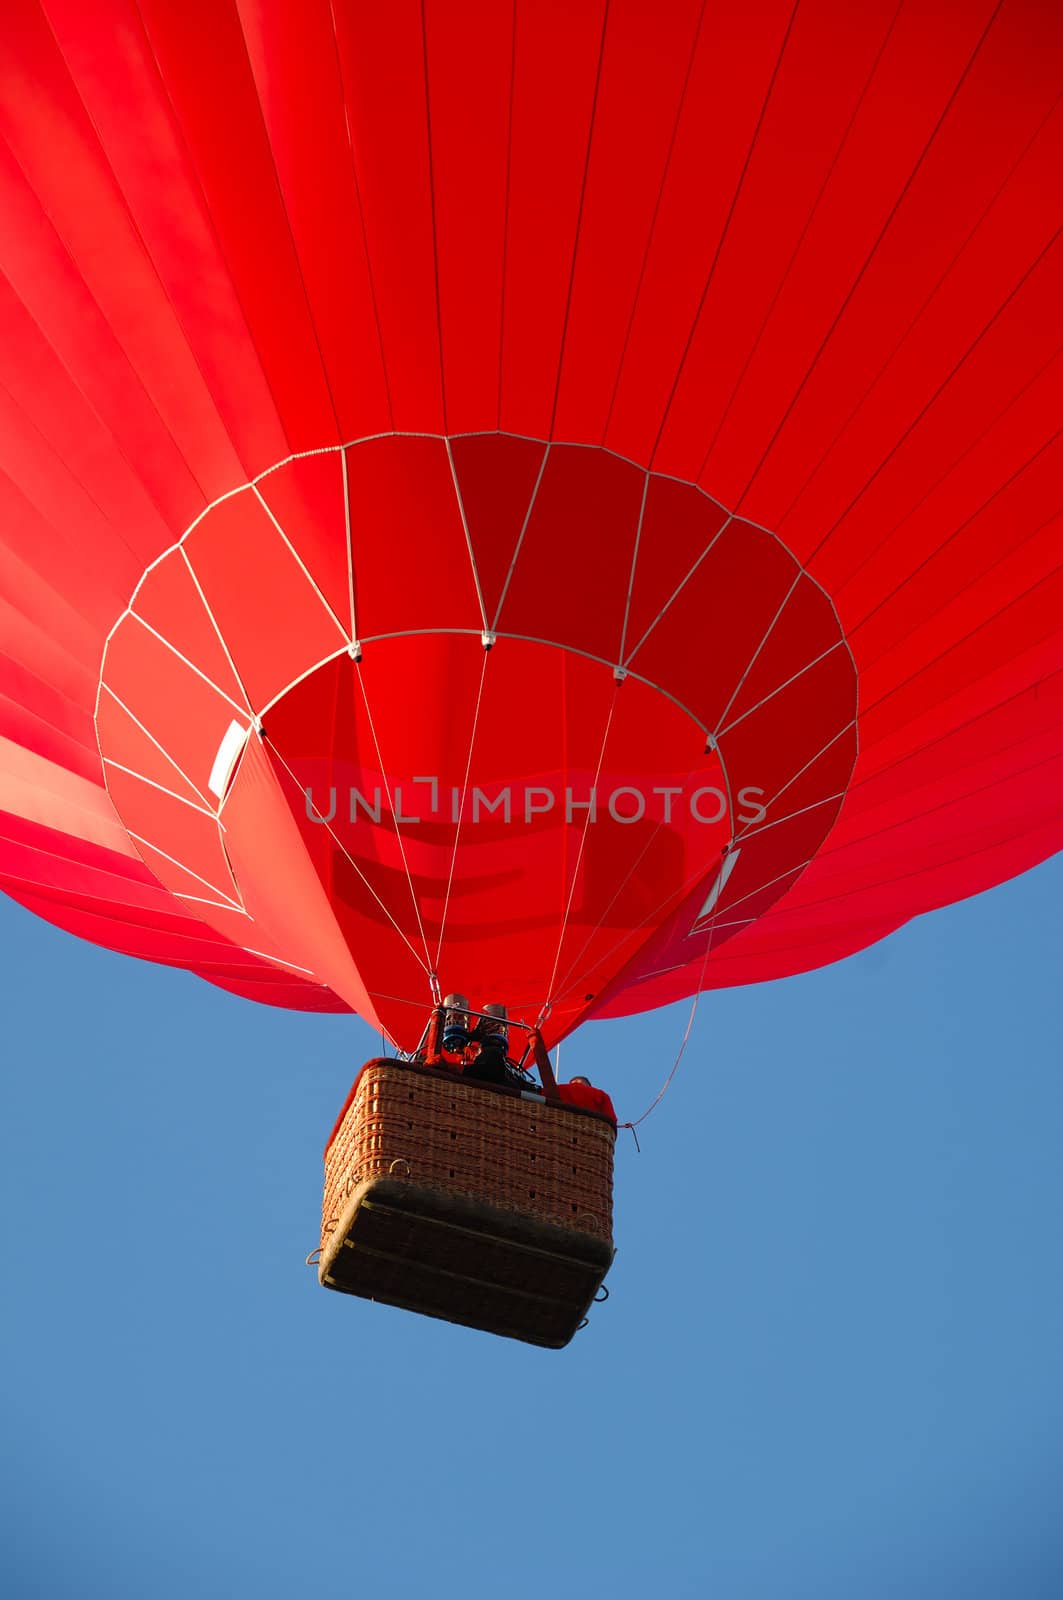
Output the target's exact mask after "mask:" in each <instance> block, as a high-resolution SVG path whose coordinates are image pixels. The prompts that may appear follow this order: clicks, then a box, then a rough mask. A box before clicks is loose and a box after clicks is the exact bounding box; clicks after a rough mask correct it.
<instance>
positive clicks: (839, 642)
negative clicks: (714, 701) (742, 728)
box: [717, 638, 845, 739]
mask: <svg viewBox="0 0 1063 1600" xmlns="http://www.w3.org/2000/svg"><path fill="white" fill-rule="evenodd" d="M844 645H845V640H844V638H842V639H835V641H834V643H833V644H830V645H828V646H827V648H826V649H825V650H821V651H820V652H819V655H818V656H813V658H812V660H811V661H806V662H805V664H804V666H803V667H799V668H798V670H797V671H796V672H791V674H790V676H789V677H788V678H786V679H784V680H783V682H782V683H779V684H776V686H775V688H774V689H773V690H772V691H771V693H770V694H766V695H764V696H763V697H762V699H760V700H758V701H757V703H756V705H752V706H750V708H749V710H748V711H743V712H742V715H741V716H740V717H735V719H734V721H733V722H729V723H728V724H727V726H726V727H725V728H721V729H720V731H719V733H718V734H717V738H721V739H722V738H723V736H724V734H727V733H732V732H733V731H734V729H735V728H737V727H738V726H739V725H740V724H741V723H743V722H745V720H746V718H747V717H752V716H754V715H755V714H756V712H758V711H761V710H763V708H764V707H765V706H766V705H767V704H768V702H769V701H771V700H774V699H775V696H776V695H779V694H782V692H783V690H784V689H788V688H789V687H790V685H791V684H792V683H796V682H797V680H798V678H803V677H804V675H805V673H806V672H811V671H812V668H813V667H818V666H819V663H820V662H821V661H826V659H827V657H828V656H832V655H833V654H834V652H835V650H841V649H842V648H843V647H844Z"/></svg>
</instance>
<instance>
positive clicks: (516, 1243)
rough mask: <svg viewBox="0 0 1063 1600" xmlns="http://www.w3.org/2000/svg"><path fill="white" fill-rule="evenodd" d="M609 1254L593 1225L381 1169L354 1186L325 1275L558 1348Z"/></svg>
mask: <svg viewBox="0 0 1063 1600" xmlns="http://www.w3.org/2000/svg"><path fill="white" fill-rule="evenodd" d="M612 1260H613V1251H612V1248H611V1247H610V1246H609V1245H607V1244H605V1243H604V1241H603V1240H601V1239H596V1238H593V1237H592V1236H591V1235H590V1234H585V1233H578V1232H575V1231H574V1230H573V1229H570V1228H557V1227H554V1226H552V1225H551V1224H549V1223H544V1222H538V1221H535V1220H533V1219H532V1218H529V1217H522V1216H520V1215H519V1214H518V1213H517V1212H513V1211H506V1210H503V1209H502V1208H501V1207H499V1206H492V1205H486V1204H484V1203H481V1202H479V1201H475V1200H468V1199H462V1198H459V1197H457V1196H454V1195H447V1194H443V1193H442V1192H441V1191H439V1190H436V1189H429V1188H425V1187H422V1186H420V1185H418V1184H414V1183H408V1182H405V1181H403V1180H402V1179H398V1178H386V1177H384V1178H382V1177H376V1178H370V1179H368V1180H367V1181H366V1182H365V1183H362V1184H359V1186H358V1187H357V1188H356V1189H355V1191H354V1193H353V1194H352V1195H351V1198H350V1201H349V1203H348V1205H347V1207H346V1210H345V1211H344V1214H343V1217H342V1218H341V1220H340V1225H339V1227H338V1228H337V1229H336V1232H335V1233H334V1234H333V1236H332V1238H331V1239H330V1241H329V1246H328V1249H327V1250H326V1252H325V1254H324V1255H323V1256H322V1258H321V1266H320V1274H319V1275H320V1279H321V1282H322V1283H323V1284H324V1285H325V1286H326V1287H327V1288H329V1289H338V1290H340V1291H342V1292H343V1293H344V1294H356V1295H360V1296H361V1297H362V1298H363V1299H366V1300H381V1301H383V1302H384V1303H385V1304H387V1305H392V1306H400V1307H401V1308H402V1309H403V1310H405V1311H419V1312H421V1313H422V1314H423V1315H424V1316H428V1317H441V1318H442V1319H443V1320H444V1321H446V1322H458V1323H461V1324H462V1325H463V1326H464V1327H467V1328H481V1329H483V1331H484V1332H485V1333H496V1334H501V1335H502V1336H503V1337H504V1338H509V1339H522V1340H524V1341H525V1343H527V1344H537V1345H543V1346H546V1347H547V1348H548V1349H551V1350H560V1349H561V1348H562V1346H564V1345H566V1344H568V1342H569V1340H570V1339H571V1338H572V1335H573V1334H574V1333H575V1332H576V1330H577V1329H578V1328H579V1326H580V1323H581V1322H582V1321H583V1319H584V1317H585V1316H586V1315H587V1311H588V1308H589V1306H590V1304H591V1302H592V1301H593V1299H594V1296H595V1295H596V1294H597V1292H598V1290H599V1288H600V1287H601V1283H602V1279H603V1278H604V1277H605V1274H606V1273H607V1272H608V1270H609V1267H610V1266H611V1264H612Z"/></svg>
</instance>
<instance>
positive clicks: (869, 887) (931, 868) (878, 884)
mask: <svg viewBox="0 0 1063 1600" xmlns="http://www.w3.org/2000/svg"><path fill="white" fill-rule="evenodd" d="M1026 836H1027V830H1026V829H1025V828H1021V829H1019V831H1018V832H1015V833H1003V834H1001V835H1000V836H999V837H998V838H996V839H994V840H993V841H992V842H991V843H990V844H988V845H985V844H983V845H979V847H978V849H977V850H975V851H972V850H969V849H968V850H964V851H961V853H960V854H959V855H954V856H949V857H948V859H947V860H942V859H941V858H940V857H939V858H938V859H937V860H934V861H930V862H927V863H925V864H924V865H922V866H918V867H912V868H911V869H910V870H909V871H908V872H897V871H893V870H891V871H890V872H889V873H888V875H887V876H886V877H884V878H876V879H874V881H873V882H871V883H866V884H863V885H861V888H860V890H859V891H858V892H859V894H860V895H867V894H869V893H871V892H873V891H874V890H875V889H881V888H882V887H883V886H884V885H885V884H891V885H892V884H895V883H900V882H902V881H903V880H904V879H906V878H920V877H924V876H925V875H926V874H928V873H940V872H942V871H944V870H946V869H947V868H949V867H954V866H955V865H956V864H957V862H960V861H969V860H970V859H971V857H972V855H979V856H981V855H984V854H985V853H986V852H987V851H988V850H999V849H1000V847H1001V846H1002V845H1006V844H1013V843H1014V842H1015V840H1017V839H1024V838H1026ZM852 899H853V891H852V890H851V889H850V890H844V891H842V892H841V893H840V894H826V895H821V896H819V898H818V899H815V900H806V901H805V902H804V903H803V905H802V906H801V910H802V911H808V910H811V909H812V908H813V907H815V906H826V905H832V904H834V902H835V901H837V900H850V901H851V900H852ZM919 914H920V913H919V912H918V911H913V912H912V913H911V917H916V916H918V915H919ZM905 920H906V921H909V920H911V918H910V917H909V918H906V919H905Z"/></svg>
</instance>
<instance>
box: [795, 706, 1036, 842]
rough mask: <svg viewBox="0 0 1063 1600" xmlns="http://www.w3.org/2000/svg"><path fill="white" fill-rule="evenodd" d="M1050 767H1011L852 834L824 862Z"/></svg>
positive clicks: (1033, 764) (1022, 741)
mask: <svg viewBox="0 0 1063 1600" xmlns="http://www.w3.org/2000/svg"><path fill="white" fill-rule="evenodd" d="M1044 736H1045V735H1044V730H1042V731H1041V732H1040V734H1038V735H1037V736H1036V737H1038V738H1044ZM1029 743H1031V741H1030V740H1028V739H1020V740H1017V741H1016V743H1015V744H1014V745H1011V746H1009V747H1008V748H1009V749H1019V748H1021V746H1022V745H1024V744H1029ZM1049 759H1050V760H1051V761H1061V760H1063V756H1061V755H1056V756H1053V757H1050V758H1049ZM970 764H971V763H968V765H970ZM1047 764H1048V763H1046V762H1045V761H1031V762H1029V763H1028V764H1027V765H1026V766H1025V767H1014V766H1009V768H1008V770H1007V772H1003V773H1000V774H999V775H998V776H997V777H995V778H993V779H991V780H990V782H988V783H982V784H979V785H978V787H977V788H975V789H965V790H964V791H963V792H962V794H952V795H950V796H949V797H948V799H945V800H940V801H939V802H938V803H937V805H934V806H926V807H923V806H920V807H919V808H918V810H916V811H910V812H909V813H908V815H907V816H904V817H900V818H898V820H897V821H895V822H888V823H886V824H885V825H884V826H876V827H874V828H872V829H871V830H870V832H869V833H855V832H854V833H851V834H850V835H849V837H848V838H847V839H846V840H845V842H844V844H836V845H834V847H833V848H832V849H831V850H825V851H824V852H823V859H824V861H827V859H828V858H833V857H837V856H840V855H843V854H844V853H845V851H846V850H851V849H854V848H855V847H856V846H858V845H866V844H867V842H868V840H869V839H870V838H871V837H872V836H873V837H874V838H876V839H878V838H879V837H881V836H882V835H883V834H887V833H893V832H895V831H896V829H898V828H910V827H911V826H912V825H913V823H922V822H924V821H925V820H926V818H927V817H932V816H934V815H935V813H937V812H939V811H949V810H951V809H952V808H953V807H954V806H965V805H967V804H968V803H969V802H970V801H971V800H973V799H974V798H975V797H976V796H977V795H985V794H989V793H990V792H991V791H992V790H993V789H999V788H1000V787H1001V785H1003V784H1013V783H1014V782H1015V780H1016V778H1024V777H1026V776H1027V775H1028V774H1029V773H1031V772H1040V771H1041V769H1042V768H1043V767H1044V766H1046V765H1047ZM865 820H866V813H865Z"/></svg>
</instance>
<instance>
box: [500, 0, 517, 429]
mask: <svg viewBox="0 0 1063 1600" xmlns="http://www.w3.org/2000/svg"><path fill="white" fill-rule="evenodd" d="M512 17H513V26H512V30H511V33H510V47H509V122H508V126H507V130H506V192H505V197H504V200H503V215H504V217H505V223H504V225H503V228H502V292H501V294H500V296H499V306H498V395H497V399H496V402H495V426H496V428H497V429H500V428H501V427H502V375H503V372H504V371H505V364H506V363H505V354H506V274H507V273H508V271H509V199H510V187H511V183H512V177H513V107H514V103H515V100H516V82H517V79H516V73H517V0H513V9H512Z"/></svg>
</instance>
